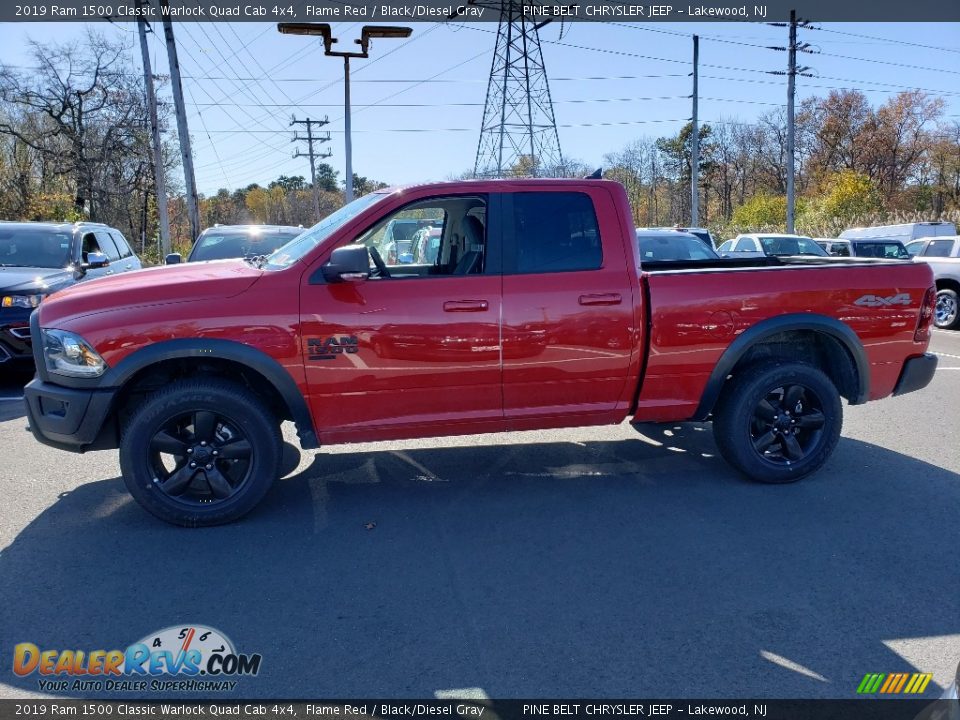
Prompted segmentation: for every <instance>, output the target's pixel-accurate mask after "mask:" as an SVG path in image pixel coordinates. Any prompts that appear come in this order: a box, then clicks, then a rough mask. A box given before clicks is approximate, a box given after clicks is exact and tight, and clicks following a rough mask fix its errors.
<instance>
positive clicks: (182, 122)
mask: <svg viewBox="0 0 960 720" xmlns="http://www.w3.org/2000/svg"><path fill="white" fill-rule="evenodd" d="M160 5H161V8H167V9H169V6H170V0H160ZM163 35H164V37H165V38H166V40H167V58H168V59H169V61H170V85H171V87H172V89H173V105H174V108H175V110H176V112H177V133H178V135H179V137H180V156H181V159H182V161H183V180H184V184H185V185H186V192H187V217H188V218H189V219H190V243H191V244H192V243H194V242H196V240H197V238H198V237H199V236H200V230H201V228H200V203H199V200H198V198H197V180H196V178H195V176H194V174H193V153H192V152H191V151H190V130H189V129H188V128H187V110H186V108H185V107H184V104H183V83H182V82H181V80H180V61H179V60H178V59H177V43H176V42H175V41H174V39H173V25H172V23H171V22H170V16H169V15H164V18H163Z"/></svg>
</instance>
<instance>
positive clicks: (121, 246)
mask: <svg viewBox="0 0 960 720" xmlns="http://www.w3.org/2000/svg"><path fill="white" fill-rule="evenodd" d="M110 237H112V238H113V241H114V242H115V243H116V244H117V250H119V251H120V257H121V258H128V257H130V256H131V255H133V250H131V249H130V244H129V243H128V242H127V239H126V238H125V237H124V236H123V235H121V234H120V233H119V232H117V231H116V230H111V231H110Z"/></svg>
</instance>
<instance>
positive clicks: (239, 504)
mask: <svg viewBox="0 0 960 720" xmlns="http://www.w3.org/2000/svg"><path fill="white" fill-rule="evenodd" d="M411 218H431V219H434V220H436V221H438V222H439V228H438V229H439V230H440V234H441V242H440V249H439V252H438V254H437V256H436V259H435V260H434V261H433V262H432V263H429V264H415V263H413V264H411V263H408V264H397V265H388V264H386V263H385V262H384V260H383V257H382V255H381V253H380V252H379V247H380V246H381V243H382V242H383V240H384V235H385V229H386V228H387V227H388V226H389V224H390V223H391V221H394V220H399V219H411ZM630 218H631V214H630V208H629V206H628V203H627V198H626V195H625V193H624V191H623V188H622V187H620V186H619V185H618V184H616V183H613V182H609V181H604V180H590V179H587V180H499V181H470V182H455V183H441V184H432V185H422V186H416V187H408V188H403V189H389V190H383V191H378V192H375V193H371V194H369V195H365V196H363V197H361V198H359V199H357V200H355V201H354V202H352V203H350V204H349V205H347V206H346V207H344V208H342V209H340V210H338V211H336V212H335V213H333V214H332V215H330V216H329V217H327V218H325V219H324V220H322V221H321V222H320V223H318V224H317V225H316V226H314V227H313V228H311V229H310V230H308V231H306V232H304V233H303V234H302V235H301V236H299V237H298V238H297V239H295V240H293V241H292V242H290V243H289V244H287V245H285V246H284V247H282V248H280V249H279V250H278V251H276V252H275V253H274V254H272V255H270V256H268V257H265V258H256V259H248V260H225V261H214V262H209V263H191V264H189V265H180V266H172V267H163V268H156V269H150V270H144V271H142V272H136V273H128V274H125V275H123V276H122V277H121V276H117V277H112V278H105V279H102V280H96V281H92V282H87V283H83V284H81V285H77V286H76V287H72V288H69V289H67V290H64V291H62V292H59V293H56V294H55V295H53V296H52V297H50V298H49V299H47V300H45V301H44V302H43V304H42V305H41V306H40V308H39V309H38V310H37V311H36V312H35V313H33V316H32V321H31V326H32V327H31V329H32V340H33V347H34V356H35V359H36V364H37V377H36V378H34V380H33V381H32V382H30V384H29V385H28V386H27V387H26V389H25V395H26V402H27V409H28V416H29V423H30V428H31V430H32V431H33V434H34V435H35V436H36V438H37V439H38V440H39V441H40V442H43V443H46V444H48V445H53V446H55V447H60V448H64V449H68V450H75V451H83V450H85V449H102V448H119V450H120V464H121V467H122V470H123V478H124V481H125V482H126V485H127V487H128V489H129V491H130V493H131V494H132V495H133V497H134V498H136V500H137V501H139V502H140V503H141V504H142V505H143V506H144V507H145V508H146V509H147V510H149V511H150V512H152V513H153V514H154V515H157V516H158V517H160V518H162V519H164V520H167V521H169V522H172V523H177V524H182V525H209V524H215V523H222V522H227V521H230V520H233V519H235V518H238V517H240V516H241V515H243V514H244V513H246V512H248V511H249V510H250V509H251V508H253V507H254V505H256V504H257V502H258V501H259V500H260V499H261V498H262V497H263V496H264V494H265V493H266V492H267V490H268V489H269V487H270V485H271V483H272V482H273V480H274V479H275V477H276V476H277V474H278V472H279V470H278V468H279V466H280V460H281V447H282V443H281V434H280V424H281V422H282V421H283V420H287V419H289V420H292V421H293V422H294V423H295V424H296V427H297V431H298V434H299V438H300V443H301V445H302V446H303V447H304V448H306V449H313V448H319V447H321V446H322V445H330V444H335V443H345V442H357V441H370V440H388V439H398V438H420V437H433V436H441V435H454V434H467V433H486V432H499V431H507V430H529V429H537V428H558V427H572V426H583V425H603V424H617V423H620V422H622V421H623V420H624V419H625V418H628V417H629V418H631V419H632V421H634V422H651V421H661V422H677V421H682V420H695V421H703V420H709V419H712V420H713V427H714V433H715V436H716V441H717V445H718V447H719V450H720V452H721V453H722V454H723V456H724V457H725V458H726V459H727V460H728V461H729V462H730V463H731V464H732V465H734V466H735V467H736V468H738V469H739V470H740V471H742V472H743V473H744V474H746V475H747V476H749V477H751V478H753V479H756V480H760V481H763V482H777V483H779V482H789V481H792V480H796V479H798V478H800V477H803V476H804V475H807V474H809V473H811V472H813V471H814V470H816V469H817V468H819V467H820V466H821V465H823V464H824V462H825V461H826V460H827V458H828V457H829V455H830V453H831V452H832V451H833V449H834V447H835V446H836V444H837V441H838V438H839V435H840V426H841V422H842V409H841V397H842V398H845V399H846V400H847V402H848V403H850V404H859V403H863V402H866V401H868V400H876V399H879V398H882V397H886V396H888V395H891V394H894V395H897V394H901V393H905V392H910V391H912V390H916V389H918V388H922V387H924V386H925V385H927V384H928V383H929V382H930V379H931V378H932V376H933V373H934V370H935V368H936V358H935V357H934V356H932V355H930V354H926V352H925V351H926V349H927V345H928V342H929V338H930V335H929V333H930V325H931V321H932V317H933V307H934V298H935V289H934V286H933V278H932V275H931V271H930V268H929V267H927V266H926V265H922V264H915V263H910V262H884V261H876V260H875V261H870V260H860V259H845V258H844V259H829V258H779V259H777V258H760V259H750V260H728V259H712V260H704V261H681V262H656V263H652V264H651V263H646V262H644V263H643V265H642V266H641V264H640V261H639V255H638V249H637V240H636V235H635V231H634V228H633V227H632V225H631V223H630ZM435 227H436V224H435Z"/></svg>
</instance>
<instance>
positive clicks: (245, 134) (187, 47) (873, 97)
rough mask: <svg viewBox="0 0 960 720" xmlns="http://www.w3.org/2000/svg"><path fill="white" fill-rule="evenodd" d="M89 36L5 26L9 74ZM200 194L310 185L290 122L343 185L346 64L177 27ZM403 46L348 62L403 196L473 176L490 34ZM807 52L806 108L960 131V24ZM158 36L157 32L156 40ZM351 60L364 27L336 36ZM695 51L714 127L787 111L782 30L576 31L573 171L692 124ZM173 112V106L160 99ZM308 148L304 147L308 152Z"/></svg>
mask: <svg viewBox="0 0 960 720" xmlns="http://www.w3.org/2000/svg"><path fill="white" fill-rule="evenodd" d="M87 27H88V24H86V23H45V24H39V23H2V24H0V62H3V63H7V64H9V65H14V66H29V65H30V63H31V61H30V56H29V46H28V42H29V41H30V40H31V39H33V40H38V41H42V42H46V41H48V40H49V39H50V38H56V39H57V40H58V41H69V40H70V39H72V38H77V37H80V36H81V35H82V34H83V33H84V32H85V30H86V28H87ZM97 27H98V29H100V30H102V32H103V33H105V34H106V35H108V36H111V35H112V36H114V37H116V38H117V39H118V40H120V41H122V42H124V43H126V44H127V45H128V46H129V47H130V62H131V64H132V65H133V66H134V67H136V68H137V70H138V71H139V69H140V60H139V58H140V51H139V45H138V40H137V34H136V26H135V25H134V24H131V23H123V24H118V25H112V24H108V23H98V24H97ZM174 27H175V33H176V38H177V44H178V48H179V50H178V52H179V54H180V64H181V69H182V73H183V84H184V94H185V98H186V103H187V117H188V123H189V126H190V134H191V137H192V138H193V152H194V158H195V160H194V162H195V167H196V176H197V186H198V190H199V191H200V192H201V193H202V194H204V195H210V194H213V193H215V192H216V191H217V190H218V189H219V188H223V187H225V188H229V189H234V188H238V187H246V186H247V185H249V184H251V183H259V184H261V185H266V184H268V183H269V182H270V181H272V180H274V179H276V178H277V177H279V176H280V175H303V176H305V177H307V178H309V165H308V161H307V159H306V158H298V159H294V158H292V157H291V155H292V154H293V152H294V150H295V149H296V147H297V145H296V144H294V143H293V142H292V139H293V130H294V128H293V127H291V126H290V120H291V118H292V117H293V116H296V117H297V119H304V118H306V117H311V118H314V119H320V118H324V117H327V118H329V121H330V122H329V125H327V126H326V127H324V128H323V130H324V131H329V132H330V135H331V141H330V142H329V143H327V144H326V145H325V147H324V149H329V150H331V151H332V153H333V154H332V156H331V157H330V158H328V159H327V160H326V162H329V163H330V164H331V165H332V166H333V167H334V168H335V169H336V170H337V171H339V172H340V178H341V179H342V178H343V168H344V147H343V145H344V123H343V114H344V113H343V99H344V98H343V90H344V87H343V66H342V61H340V60H339V59H337V58H328V57H324V54H323V46H322V43H321V42H320V41H319V39H317V38H310V37H303V36H290V35H280V34H279V33H278V32H277V30H276V26H275V24H273V23H248V22H243V23H176V24H175V26H174ZM412 27H413V29H414V31H413V34H412V36H411V37H410V38H409V39H407V40H394V39H379V40H373V41H372V43H371V51H370V54H371V57H370V59H368V60H355V61H353V63H352V72H351V78H352V83H351V95H352V105H353V133H352V137H353V167H354V172H355V173H357V174H358V175H362V176H366V177H368V178H372V179H376V180H380V181H383V182H387V183H389V184H404V183H412V182H422V181H429V180H443V179H447V178H449V177H451V176H454V175H459V174H462V173H464V172H466V171H469V170H472V168H473V164H474V159H475V155H476V151H477V141H478V137H479V127H480V122H481V118H482V115H483V104H484V99H485V96H486V91H487V80H488V75H489V72H490V63H491V59H492V54H493V45H494V39H495V31H496V25H495V24H492V23H482V24H471V25H451V24H433V23H414V24H413V25H412ZM815 27H816V28H817V29H809V30H801V31H800V39H801V40H803V41H806V42H809V43H811V45H812V46H813V48H812V49H815V50H818V51H819V52H818V54H802V55H801V56H800V57H801V61H802V62H803V63H804V64H806V65H809V66H810V67H811V68H812V69H811V70H810V72H812V73H813V74H814V75H815V77H810V78H798V83H797V98H798V103H799V101H800V100H802V99H803V98H805V97H808V96H811V95H826V94H827V93H828V92H829V91H830V89H833V88H856V89H860V90H862V91H864V92H865V93H866V95H867V97H868V98H869V100H870V101H871V103H873V104H874V105H879V104H881V103H883V102H884V101H885V100H886V99H888V98H889V97H891V96H892V95H893V94H895V93H896V92H899V91H901V90H903V89H907V88H922V89H925V90H928V91H930V93H931V94H933V95H937V96H940V97H943V99H944V101H945V109H944V114H945V116H946V118H947V120H948V121H950V122H953V121H958V122H960V24H958V23H816V24H815ZM158 29H159V28H158ZM333 29H334V35H335V36H336V37H338V38H340V41H341V44H342V45H344V44H350V41H351V40H352V39H353V38H355V37H359V31H360V24H359V23H352V24H351V23H336V24H334V28H333ZM694 33H696V34H698V35H699V36H700V105H699V116H700V120H701V122H702V123H704V122H706V123H709V122H711V121H713V122H717V121H732V120H740V121H746V122H751V121H754V120H755V119H756V118H757V117H758V116H760V115H761V114H763V113H765V112H769V111H770V110H775V109H776V108H777V107H778V106H785V104H786V78H785V77H783V76H776V75H770V74H768V71H770V70H784V69H785V67H786V62H787V55H786V53H784V52H776V51H774V50H769V49H766V46H768V45H781V46H782V45H786V42H787V37H786V34H787V30H786V28H778V27H771V26H768V25H764V24H754V23H722V22H715V23H692V22H689V23H648V24H643V23H624V24H613V23H568V24H564V25H563V26H562V27H561V26H560V24H558V23H557V24H551V25H548V26H546V27H544V28H543V29H542V30H541V31H540V35H541V41H542V43H543V54H544V62H545V65H546V68H547V72H548V75H549V78H550V89H551V95H552V97H553V101H554V114H555V116H556V120H557V124H558V132H559V138H560V145H561V149H562V152H563V154H564V156H565V157H566V158H572V159H576V160H580V161H583V162H585V163H586V164H588V165H589V166H591V167H600V166H601V165H602V164H603V156H604V155H605V154H606V153H609V152H615V151H617V150H620V149H622V148H623V147H624V146H625V145H627V144H628V143H630V142H632V141H634V140H636V139H637V138H640V137H643V136H650V137H661V136H667V135H672V134H675V133H676V132H677V131H678V130H679V128H680V127H681V126H682V125H683V124H684V123H685V122H687V120H688V119H689V118H690V116H691V101H690V98H689V95H690V93H691V79H690V77H689V73H690V72H691V58H692V42H691V39H690V36H691V35H692V34H694ZM150 48H151V56H152V63H153V68H154V72H155V73H156V74H167V73H168V72H169V66H168V65H167V59H166V51H165V47H164V45H163V42H162V32H160V33H159V37H158V36H157V35H151V36H150ZM161 100H166V101H168V102H170V101H171V100H170V98H169V96H167V97H163V98H161ZM300 147H301V149H302V150H304V151H305V150H306V144H305V143H300Z"/></svg>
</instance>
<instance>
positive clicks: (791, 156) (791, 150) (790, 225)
mask: <svg viewBox="0 0 960 720" xmlns="http://www.w3.org/2000/svg"><path fill="white" fill-rule="evenodd" d="M770 24H771V25H774V26H776V27H783V25H784V23H770ZM788 25H789V28H790V42H789V44H788V45H787V47H785V48H784V47H773V46H771V47H770V49H771V50H778V51H780V52H784V51H786V52H787V56H788V59H787V72H786V73H783V72H770V74H771V75H784V74H786V76H787V232H788V233H793V232H794V230H795V220H796V212H795V208H796V191H795V189H794V178H795V175H796V135H795V131H794V115H795V113H794V101H795V99H796V94H797V75H801V76H803V77H812V75H811V74H810V73H808V72H807V70H809V69H810V68H809V67H807V66H803V67H797V53H798V52H808V53H809V52H814V51H813V50H810V49H809V48H810V43H798V42H797V28H798V27H801V28H805V27H809V25H810V23H809V21H807V20H797V11H796V10H791V11H790V22H789V23H788Z"/></svg>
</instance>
